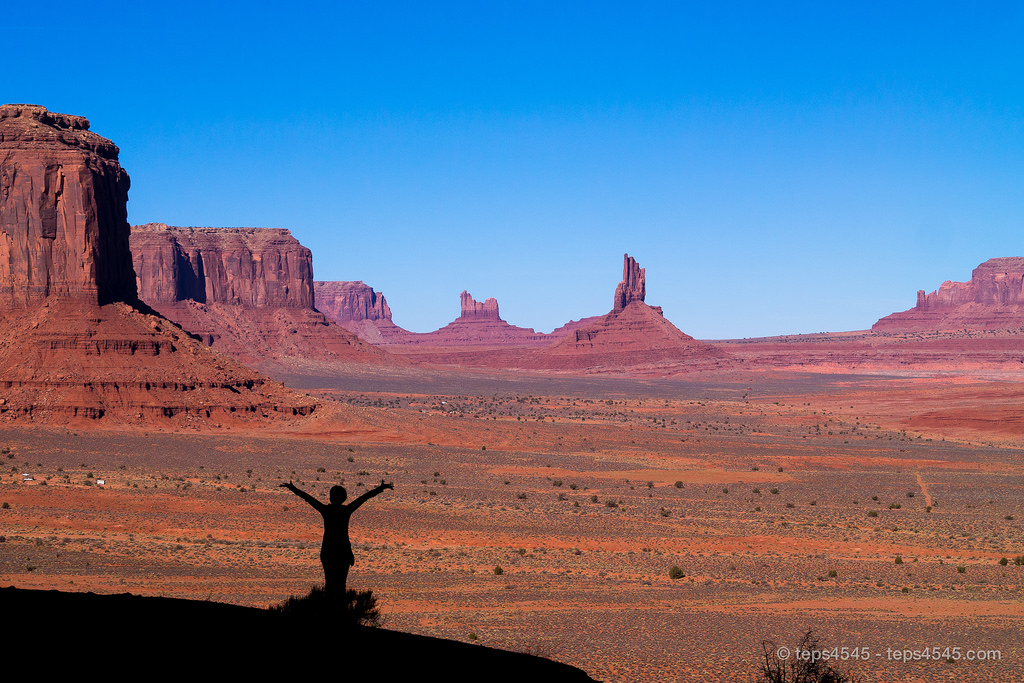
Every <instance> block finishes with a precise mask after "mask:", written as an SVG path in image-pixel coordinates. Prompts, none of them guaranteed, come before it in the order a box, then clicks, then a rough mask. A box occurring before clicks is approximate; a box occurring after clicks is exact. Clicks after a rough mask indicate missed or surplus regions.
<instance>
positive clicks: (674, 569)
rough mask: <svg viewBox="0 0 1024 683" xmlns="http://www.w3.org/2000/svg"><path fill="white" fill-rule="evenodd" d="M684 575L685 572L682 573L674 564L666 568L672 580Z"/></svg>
mask: <svg viewBox="0 0 1024 683" xmlns="http://www.w3.org/2000/svg"><path fill="white" fill-rule="evenodd" d="M684 576H686V574H684V573H683V570H682V569H681V568H680V567H678V566H676V565H673V566H672V568H671V569H669V570H668V578H670V579H672V580H673V581H676V580H678V579H681V578H683V577H684Z"/></svg>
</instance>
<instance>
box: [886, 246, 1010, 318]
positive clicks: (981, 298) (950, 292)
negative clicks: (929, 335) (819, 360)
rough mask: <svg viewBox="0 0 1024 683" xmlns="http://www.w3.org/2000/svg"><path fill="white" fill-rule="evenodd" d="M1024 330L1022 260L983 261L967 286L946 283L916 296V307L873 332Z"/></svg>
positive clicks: (899, 314)
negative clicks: (1019, 328) (928, 292)
mask: <svg viewBox="0 0 1024 683" xmlns="http://www.w3.org/2000/svg"><path fill="white" fill-rule="evenodd" d="M1021 326H1024V258H1022V257H1017V256H1014V257H1003V258H993V259H989V260H988V261H985V262H984V263H982V264H981V265H979V266H978V267H977V268H975V269H974V271H973V272H972V273H971V280H970V281H969V282H951V281H948V280H947V281H946V282H944V283H942V286H940V287H939V289H938V290H936V291H934V292H932V293H930V294H926V293H925V291H924V290H919V291H918V292H917V305H916V306H914V308H911V309H909V310H907V311H902V312H900V313H893V314H891V315H887V316H885V317H884V318H881V319H880V320H878V322H876V323H875V324H874V325H873V326H872V328H871V329H872V330H876V331H883V332H887V331H900V330H908V331H909V330H953V329H1004V328H1017V327H1021Z"/></svg>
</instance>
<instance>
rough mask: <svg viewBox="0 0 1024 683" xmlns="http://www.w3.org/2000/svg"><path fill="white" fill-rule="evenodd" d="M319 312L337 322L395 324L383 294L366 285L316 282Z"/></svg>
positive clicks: (359, 282) (314, 286)
mask: <svg viewBox="0 0 1024 683" xmlns="http://www.w3.org/2000/svg"><path fill="white" fill-rule="evenodd" d="M313 294H314V300H315V302H316V308H317V310H318V311H320V312H321V313H323V314H324V315H326V316H327V317H328V318H330V319H331V320H334V321H335V322H339V323H340V322H343V321H349V320H391V308H390V307H389V306H388V301H387V299H385V298H384V295H383V294H380V293H378V292H375V291H373V287H370V286H369V285H365V284H363V282H362V281H361V280H360V281H355V282H314V283H313Z"/></svg>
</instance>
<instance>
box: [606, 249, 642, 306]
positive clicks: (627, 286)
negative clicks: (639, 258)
mask: <svg viewBox="0 0 1024 683" xmlns="http://www.w3.org/2000/svg"><path fill="white" fill-rule="evenodd" d="M646 280H647V278H646V273H645V272H644V269H643V268H641V267H640V266H639V265H638V264H637V262H636V259H634V258H632V257H630V255H629V254H623V255H622V282H620V283H619V284H618V286H616V287H615V303H614V305H613V306H612V312H613V313H617V312H618V311H621V310H622V309H624V308H625V307H626V306H628V305H629V304H631V303H633V302H634V301H640V302H643V300H644V298H645V297H646V296H647V284H646Z"/></svg>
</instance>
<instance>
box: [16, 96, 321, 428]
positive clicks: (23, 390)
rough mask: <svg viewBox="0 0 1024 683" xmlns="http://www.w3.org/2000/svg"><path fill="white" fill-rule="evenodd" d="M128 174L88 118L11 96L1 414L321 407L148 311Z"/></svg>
mask: <svg viewBox="0 0 1024 683" xmlns="http://www.w3.org/2000/svg"><path fill="white" fill-rule="evenodd" d="M129 183H130V181H129V179H128V174H127V173H125V172H124V170H123V169H122V168H121V166H120V164H119V163H118V148H117V146H116V145H114V144H113V143H112V142H111V141H109V140H107V139H105V138H102V137H100V136H98V135H96V134H95V133H92V132H90V131H89V121H88V120H86V119H85V118H82V117H80V116H68V115H65V114H55V113H53V112H49V111H47V110H46V109H45V108H44V107H40V106H35V105H20V104H18V105H3V106H0V388H2V389H3V390H4V397H3V400H2V401H0V419H4V420H10V419H27V420H31V421H46V422H55V421H56V422H68V421H72V420H83V419H85V420H94V419H99V418H105V419H106V420H107V421H114V422H121V423H124V422H128V423H139V424H146V423H151V422H154V421H159V422H167V421H168V420H176V421H178V423H180V424H195V423H201V422H205V421H214V420H216V421H218V422H227V423H231V422H238V421H240V420H241V421H250V420H252V419H262V418H265V417H267V416H269V415H270V414H272V413H284V414H287V415H294V414H297V413H302V414H305V413H309V412H311V411H312V410H313V409H314V408H315V406H316V401H315V400H313V399H311V398H309V397H307V396H301V395H299V394H295V393H294V392H291V391H289V390H287V389H285V388H284V387H282V386H281V385H279V384H277V383H275V382H271V381H269V380H267V378H265V377H263V376H262V375H260V374H258V373H256V372H254V371H252V370H249V369H248V368H245V367H243V366H241V365H239V364H238V363H236V362H234V361H232V360H231V359H230V358H227V357H225V356H222V355H220V354H218V353H215V352H213V351H211V350H209V349H207V348H205V347H204V346H203V345H202V344H200V343H198V342H196V341H195V340H193V339H192V338H190V337H189V336H188V335H187V334H185V333H184V332H182V330H181V329H179V328H178V327H176V326H175V325H173V324H172V323H170V322H169V321H168V320H166V319H164V318H162V317H160V316H158V315H152V314H150V313H149V312H146V311H144V310H141V304H139V302H138V299H137V289H136V282H135V273H134V271H133V269H132V256H131V251H130V250H129V230H130V229H129V226H128V221H127V215H128V213H127V202H128V187H129Z"/></svg>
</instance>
